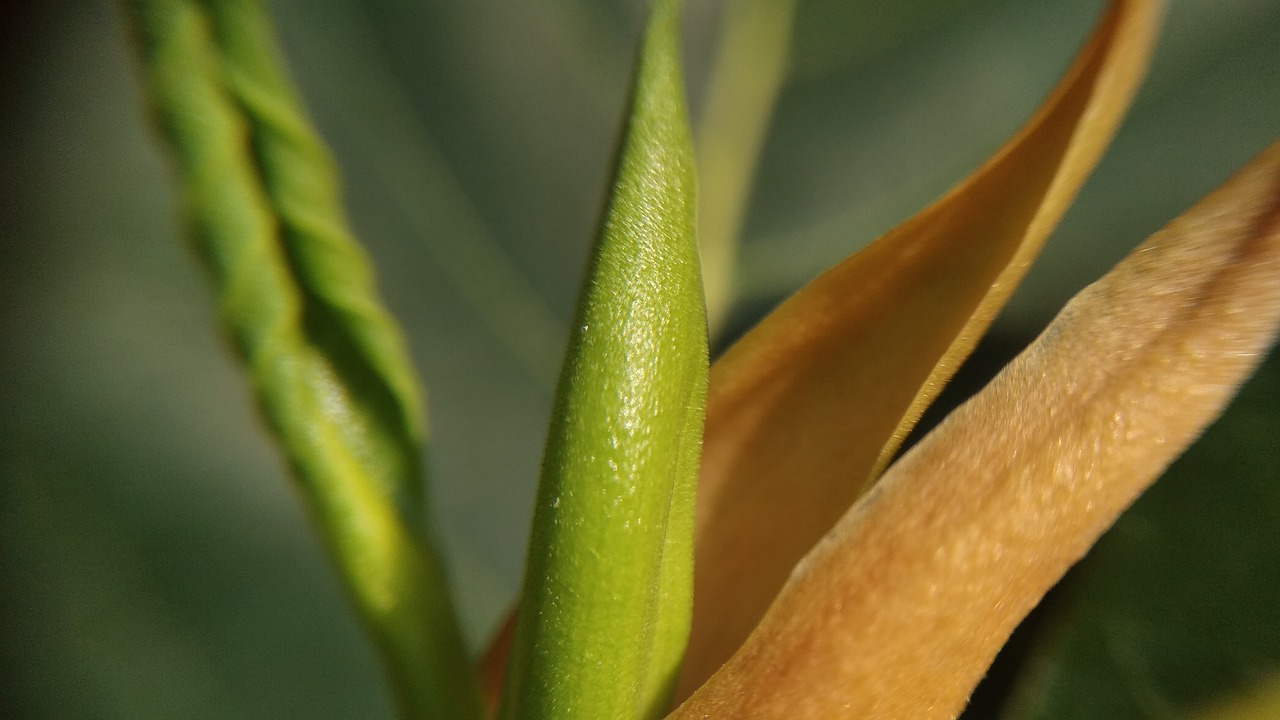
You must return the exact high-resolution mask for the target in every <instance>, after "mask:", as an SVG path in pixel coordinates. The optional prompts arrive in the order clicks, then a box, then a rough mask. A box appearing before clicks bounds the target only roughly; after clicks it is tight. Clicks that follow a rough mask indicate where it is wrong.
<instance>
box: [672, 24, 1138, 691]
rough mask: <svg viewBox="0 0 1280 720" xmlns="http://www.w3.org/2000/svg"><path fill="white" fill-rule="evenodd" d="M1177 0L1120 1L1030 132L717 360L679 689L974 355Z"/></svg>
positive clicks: (749, 618)
mask: <svg viewBox="0 0 1280 720" xmlns="http://www.w3.org/2000/svg"><path fill="white" fill-rule="evenodd" d="M1160 9H1161V3H1160V2H1157V1H1156V0H1117V1H1116V2H1113V3H1112V4H1111V6H1110V7H1109V9H1108V10H1107V12H1106V14H1105V15H1104V16H1103V17H1102V19H1101V21H1100V22H1099V24H1098V26H1097V28H1096V30H1095V31H1094V34H1093V36H1092V38H1091V39H1090V41H1089V42H1088V44H1087V45H1086V46H1085V47H1084V49H1083V50H1082V51H1081V53H1080V55H1079V56H1078V58H1077V59H1076V61H1075V63H1074V65H1073V66H1072V67H1071V69H1070V70H1069V71H1068V72H1067V75H1066V76H1065V78H1064V79H1063V80H1062V81H1061V83H1060V84H1059V86H1058V87H1057V88H1056V89H1055V91H1054V92H1053V93H1052V95H1051V96H1050V97H1049V99H1048V100H1047V101H1046V103H1045V104H1044V106H1043V107H1042V108H1041V110H1040V111H1039V112H1038V113H1037V114H1036V116H1035V117H1034V118H1032V120H1031V121H1030V122H1029V123H1028V125H1027V126H1026V127H1025V128H1024V129H1023V130H1022V131H1021V132H1020V133H1019V134H1018V135H1017V136H1016V137H1015V138H1014V139H1013V140H1011V141H1010V142H1009V143H1008V145H1006V146H1005V147H1004V148H1003V149H1002V150H1000V152H998V153H997V154H996V155H995V156H994V157H993V158H992V159H991V160H989V161H988V162H987V163H986V164H985V165H983V167H982V168H980V169H979V170H978V171H977V172H976V173H975V174H974V175H973V176H971V177H970V178H969V179H968V180H966V181H965V182H964V183H962V184H961V185H960V186H958V187H957V188H955V189H954V190H952V191H951V192H950V193H948V194H947V195H946V196H944V197H943V198H942V199H941V200H939V201H938V202H937V203H935V204H934V205H932V206H931V207H929V208H927V209H926V210H924V211H923V212H921V213H920V214H919V215H917V216H915V217H914V218H912V219H911V220H909V221H907V222H906V223H905V224H904V225H902V226H900V227H899V228H897V229H896V230H894V231H892V232H890V233H889V234H888V235H886V236H884V237H883V238H881V239H880V240H878V241H876V242H875V243H873V244H872V245H870V246H869V247H867V248H866V249H865V250H863V251H862V252H860V253H858V254H857V255H854V256H853V257H851V258H850V259H848V260H846V261H845V262H843V263H842V264H840V265H838V266H836V267H835V268H834V269H832V270H830V271H828V272H827V273H826V274H824V275H822V276H821V277H819V278H818V279H816V280H815V281H813V282H812V283H810V284H809V285H808V286H806V287H805V288H804V289H802V290H801V291H800V292H799V293H798V294H796V295H795V296H794V297H792V298H791V299H790V300H788V301H787V302H786V303H784V304H783V305H782V306H781V307H779V308H778V309H777V310H776V311H775V312H774V313H772V314H771V315H770V316H769V317H768V318H766V319H765V320H764V321H763V322H762V323H761V324H760V325H759V326H757V327H756V328H755V329H754V330H753V331H752V332H751V333H749V334H748V335H747V336H746V337H744V338H743V339H742V340H741V341H740V342H739V343H737V344H736V345H735V346H734V347H733V348H731V349H730V350H729V351H728V352H727V353H726V354H725V356H724V357H723V358H722V359H721V360H720V361H719V362H717V363H716V364H715V366H714V367H713V368H712V374H711V380H710V382H711V390H710V396H709V400H708V409H707V427H706V435H705V451H704V459H703V469H702V474H701V478H700V481H699V482H700V484H699V489H698V492H699V495H698V521H699V531H698V545H697V561H696V568H697V571H696V573H695V590H694V598H695V600H694V622H693V631H692V632H693V634H692V637H691V639H690V645H689V650H688V654H687V655H686V658H685V669H684V672H683V675H682V678H681V683H680V691H679V693H678V697H686V696H687V695H688V693H690V692H692V691H693V689H694V688H696V687H697V686H698V685H700V684H701V683H702V681H703V680H705V679H706V677H707V676H709V675H710V674H711V673H712V672H713V671H714V670H715V669H716V668H717V667H719V665H720V664H721V663H722V662H723V661H724V660H725V659H726V658H727V657H728V656H729V654H730V653H732V652H733V650H734V649H736V648H737V647H738V645H739V644H740V643H741V642H742V640H743V639H744V638H745V637H746V636H747V633H748V632H750V630H751V628H752V627H753V626H754V625H755V623H756V621H757V620H759V618H760V616H761V615H763V613H764V611H765V609H766V608H767V607H768V605H769V602H770V601H771V600H772V599H773V597H774V595H775V594H776V592H777V590H778V588H779V587H781V585H782V583H783V581H784V580H785V579H786V577H787V574H788V573H789V572H790V571H791V568H792V566H793V565H794V564H795V562H796V561H797V560H799V559H800V557H802V556H803V555H804V553H805V552H807V551H808V550H809V548H810V547H812V545H813V543H814V542H816V541H817V539H818V538H820V537H821V536H822V535H823V534H824V533H826V532H827V530H829V529H830V528H831V526H832V524H833V523H834V522H835V521H836V519H837V518H839V517H840V515H841V514H842V513H843V512H844V511H845V510H846V509H847V508H848V507H849V506H850V505H851V504H852V503H853V502H854V501H855V500H856V499H857V497H858V496H859V495H860V494H861V493H862V492H863V490H864V488H865V487H866V485H867V484H868V482H869V481H870V480H871V479H872V478H873V477H874V475H875V474H877V473H878V470H879V468H880V467H883V465H884V464H885V463H886V462H887V460H888V459H889V458H890V457H891V456H892V454H893V452H894V451H895V450H896V448H897V446H898V443H899V442H900V441H901V438H902V436H903V435H905V434H906V432H907V431H908V430H909V429H910V427H911V426H912V425H913V424H914V423H915V421H916V420H917V419H918V417H919V415H920V413H921V412H923V409H924V407H925V405H927V404H928V402H929V401H931V400H932V399H933V397H934V396H935V395H936V393H937V391H938V389H939V387H940V386H941V385H942V384H943V383H945V382H946V380H947V379H949V378H950V376H951V374H952V373H953V372H954V370H955V367H956V366H957V365H958V364H959V362H960V361H961V360H962V359H963V358H964V357H965V356H966V355H968V353H969V352H970V351H971V350H972V349H973V346H974V344H975V343H976V341H977V338H978V337H979V336H980V335H981V334H982V332H983V331H984V330H985V329H986V328H987V326H988V325H989V324H990V322H991V320H992V318H993V317H994V315H995V314H996V312H997V311H998V310H999V308H1000V307H1001V306H1002V305H1003V304H1004V302H1005V301H1006V300H1007V299H1008V297H1009V294H1010V293H1011V292H1012V291H1013V288H1014V287H1015V286H1016V285H1017V283H1018V282H1019V281H1020V280H1021V278H1022V276H1023V275H1024V274H1025V272H1026V269H1027V267H1028V266H1029V264H1030V262H1031V260H1032V259H1033V257H1034V256H1035V255H1036V253H1037V252H1038V251H1039V249H1040V247H1041V245H1042V244H1043V242H1044V239H1045V237H1046V236H1047V235H1048V234H1049V232H1050V231H1051V230H1052V228H1053V226H1054V225H1055V224H1056V223H1057V222H1058V220H1059V219H1060V218H1061V216H1062V214H1063V213H1064V212H1065V211H1066V208H1067V206H1068V205H1069V203H1070V202H1071V200H1072V199H1073V198H1074V196H1075V194H1076V192H1077V190H1078V189H1079V187H1080V185H1081V184H1082V183H1083V182H1084V179H1085V177H1086V175H1087V174H1088V172H1089V171H1090V170H1091V169H1092V168H1093V166H1094V165H1095V163H1096V162H1097V161H1098V159H1099V158H1100V156H1101V154H1102V152H1103V149H1104V147H1105V145H1106V144H1107V143H1108V142H1109V141H1110V139H1111V137H1112V135H1113V134H1114V131H1115V129H1116V126H1117V125H1118V124H1119V122H1120V120H1121V118H1122V117H1123V115H1124V113H1125V111H1126V109H1127V107H1128V104H1129V101H1130V99H1131V98H1132V96H1133V93H1134V92H1135V90H1136V88H1137V86H1138V84H1139V81H1140V77H1141V75H1142V73H1143V71H1144V69H1145V67H1146V64H1147V60H1148V58H1149V56H1150V53H1151V49H1152V45H1153V43H1154V37H1155V34H1156V28H1157V25H1158V24H1159V16H1160Z"/></svg>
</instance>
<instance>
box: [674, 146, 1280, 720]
mask: <svg viewBox="0 0 1280 720" xmlns="http://www.w3.org/2000/svg"><path fill="white" fill-rule="evenodd" d="M1278 280H1280V144H1277V145H1275V146H1273V147H1271V148H1270V149H1268V150H1267V151H1265V152H1264V153H1263V154H1262V155H1261V156H1260V157H1259V158H1257V159H1256V160H1255V161H1254V162H1253V163H1251V164H1250V165H1249V166H1248V167H1246V168H1245V169H1244V170H1242V171H1241V172H1240V173H1238V174H1237V175H1236V176H1235V177H1234V178H1232V179H1231V180H1230V181H1228V182H1227V183H1226V184H1225V185H1224V186H1223V187H1222V188H1220V189H1219V190H1217V191H1216V192H1214V193H1213V194H1211V195H1210V196H1208V197H1207V198H1205V199H1204V200H1203V201H1201V202H1200V203H1199V204H1197V205H1196V206H1195V207H1194V208H1192V209H1191V210H1189V211H1188V212H1187V213H1186V214H1184V215H1183V216H1182V217H1180V218H1178V219H1177V220H1175V221H1173V222H1172V223H1170V224H1169V225H1168V226H1167V227H1166V228H1165V229H1164V230H1162V231H1161V232H1159V233H1157V234H1156V235H1154V236H1152V237H1151V238H1150V239H1149V240H1147V241H1146V242H1145V243H1143V244H1142V245H1141V246H1139V247H1138V248H1137V250H1135V251H1134V252H1133V253H1132V254H1131V255H1130V256H1129V257H1128V258H1127V259H1126V260H1124V261H1123V262H1122V263H1120V265H1118V266H1117V267H1116V268H1115V269H1114V270H1112V271H1111V272H1110V273H1108V274H1107V275H1106V276H1105V277H1103V278H1102V279H1101V280H1100V281H1098V282H1097V283H1095V284H1094V285H1092V286H1090V287H1089V288H1086V289H1085V290H1084V291H1083V292H1081V293H1080V294H1079V295H1078V296H1077V297H1076V298H1075V299H1074V300H1072V301H1071V303H1069V304H1068V305H1067V307H1066V308H1065V309H1064V310H1063V311H1062V313H1061V314H1060V315H1059V317H1058V318H1057V319H1056V320H1055V321H1054V322H1053V323H1052V324H1051V325H1050V326H1049V328H1048V329H1047V330H1046V331H1045V332H1044V334H1042V335H1041V336H1040V338H1039V339H1038V340H1037V341H1036V342H1035V343H1034V344H1033V345H1032V346H1031V347H1029V348H1028V349H1027V350H1026V351H1025V352H1024V353H1023V354H1022V355H1020V356H1019V357H1018V358H1017V359H1016V360H1015V361H1014V362H1013V363H1012V364H1010V365H1009V366H1008V367H1007V368H1006V369H1005V370H1004V371H1003V372H1001V373H1000V375H998V376H997V377H996V379H995V380H993V381H992V382H991V384H990V385H988V386H987V388H986V389H984V390H983V391H982V392H981V393H979V394H978V395H977V396H975V397H974V398H973V399H972V400H970V401H969V402H968V403H966V404H965V405H963V406H962V407H961V408H960V409H958V410H957V411H956V412H955V413H953V414H952V415H951V416H950V417H948V418H947V420H946V421H944V422H943V424H942V425H940V426H939V427H938V428H937V429H935V430H934V431H933V432H932V433H930V434H929V435H928V436H926V437H925V439H924V440H923V441H922V442H921V443H920V444H919V445H918V446H916V447H915V448H913V449H912V450H911V451H910V452H909V453H907V454H906V455H905V456H904V457H903V458H902V459H901V460H899V461H898V462H897V463H895V464H894V465H893V467H892V468H890V470H889V472H888V473H887V474H886V475H885V477H884V478H883V479H882V480H881V481H880V482H879V483H878V484H877V486H876V487H875V488H874V489H873V490H872V491H871V492H870V493H869V494H867V495H866V496H865V497H863V499H862V500H861V501H860V502H859V503H857V504H856V505H855V506H854V507H853V508H852V509H850V510H849V512H848V513H846V514H845V516H844V517H843V518H842V519H841V520H840V522H839V524H838V525H837V526H836V527H835V528H834V529H833V530H832V532H831V533H830V534H829V535H828V536H827V537H826V538H825V539H824V540H823V541H822V542H821V543H820V544H819V545H817V546H816V547H815V548H814V549H813V551H812V552H810V553H809V554H808V555H807V556H806V557H805V559H804V560H803V561H802V562H801V563H800V564H799V565H798V566H797V568H796V571H795V573H794V574H793V576H792V577H791V579H790V580H789V581H788V583H787V585H786V586H785V587H784V589H783V591H782V592H781V593H780V595H779V597H778V599H777V600H776V601H775V602H774V604H773V606H772V607H771V608H770V609H769V611H768V613H767V614H766V616H765V617H764V619H763V620H762V621H761V623H760V624H759V626H758V627H757V628H756V630H755V631H754V632H753V633H752V635H751V637H750V638H749V639H748V641H747V642H746V643H745V644H744V645H743V647H742V648H741V649H740V650H739V651H738V652H737V654H735V655H734V656H733V658H732V659H731V660H730V661H729V662H728V663H727V664H726V665H725V666H724V667H723V668H721V669H720V670H719V671H718V672H717V673H716V674H715V676H713V677H712V678H711V680H710V681H708V683H707V684H706V685H705V686H703V687H702V688H701V689H700V690H698V692H697V693H695V694H694V695H693V696H692V697H691V698H690V699H689V700H688V701H687V702H686V703H685V704H684V705H682V706H681V707H680V708H679V709H678V710H677V711H676V712H675V713H673V714H672V716H671V717H672V718H673V719H685V718H689V719H692V718H703V717H735V718H756V719H764V718H802V719H803V718H815V719H816V718H831V717H858V718H886V719H888V718H902V717H911V718H920V719H922V720H928V719H929V718H938V719H941V718H952V717H955V716H956V714H958V713H959V712H960V710H961V709H962V708H963V707H964V705H965V702H966V701H967V699H968V697H969V694H970V692H971V691H972V689H973V687H974V685H975V684H976V683H977V682H978V680H979V679H980V678H981V676H982V674H983V673H984V672H985V670H986V668H987V666H988V665H989V664H990V662H991V660H992V659H993V658H994V657H995V654H996V652H997V651H998V650H999V649H1000V647H1001V646H1002V645H1003V644H1004V642H1005V641H1006V640H1007V638H1008V636H1009V634H1010V633H1011V632H1012V631H1013V629H1014V627H1015V626H1016V625H1017V623H1018V622H1019V621H1020V620H1021V619H1022V618H1023V616H1024V615H1025V614H1026V613H1027V612H1028V611H1029V610H1030V609H1031V608H1032V607H1034V606H1035V604H1036V603H1037V602H1039V600H1040V598H1041V597H1042V596H1043V594H1044V593H1045V592H1046V591H1047V590H1048V589H1049V588H1050V587H1051V586H1052V585H1053V584H1054V583H1055V582H1057V580H1058V579H1059V578H1060V577H1061V576H1062V574H1063V573H1064V572H1065V571H1066V570H1067V568H1068V567H1070V566H1071V565H1072V564H1073V563H1074V562H1076V561H1077V560H1078V559H1079V558H1080V557H1081V556H1082V555H1083V554H1084V553H1085V552H1086V551H1087V550H1088V548H1089V547H1090V546H1091V545H1092V544H1093V542H1094V541H1095V540H1096V539H1097V538H1098V536H1099V535H1101V533H1102V532H1104V531H1105V530H1106V529H1107V528H1108V527H1109V526H1110V525H1111V523H1112V522H1113V521H1114V520H1115V518H1116V517H1117V516H1118V515H1119V513H1120V512H1122V511H1123V510H1124V509H1125V508H1126V507H1127V506H1128V505H1129V504H1130V503H1131V502H1132V501H1133V500H1134V498H1135V497H1137V495H1138V494H1139V493H1141V492H1142V491H1143V490H1144V489H1145V488H1146V487H1147V486H1148V485H1149V484H1150V483H1151V482H1153V481H1154V480H1155V479H1156V478H1157V477H1158V476H1159V475H1160V473H1161V472H1162V471H1163V470H1164V468H1165V467H1166V466H1167V465H1168V464H1169V463H1170V462H1171V461H1172V460H1173V459H1174V458H1175V457H1176V456H1177V455H1178V454H1179V453H1180V452H1181V451H1182V450H1183V449H1184V448H1185V447H1186V446H1187V445H1189V444H1190V443H1191V442H1192V441H1193V440H1194V439H1195V438H1196V436H1197V435H1198V434H1199V433H1200V432H1201V431H1202V430H1203V428H1204V427H1205V426H1206V425H1207V424H1208V423H1209V422H1211V421H1212V420H1213V419H1214V418H1215V417H1216V416H1217V415H1218V413H1219V412H1221V410H1222V408H1223V407H1224V405H1225V404H1226V403H1227V401H1228V400H1229V399H1230V397H1231V396H1232V394H1233V392H1234V390H1235V388H1236V387H1237V386H1238V385H1239V383H1240V382H1241V381H1242V380H1243V379H1244V378H1245V377H1246V376H1247V375H1248V374H1249V373H1250V372H1251V371H1252V370H1253V368H1254V367H1255V366H1256V365H1257V363H1258V362H1259V361H1260V359H1261V357H1262V356H1263V355H1264V354H1265V353H1266V352H1267V350H1268V349H1269V348H1270V347H1271V346H1272V345H1273V344H1274V342H1275V339H1276V333H1277V328H1278V327H1280V281H1278Z"/></svg>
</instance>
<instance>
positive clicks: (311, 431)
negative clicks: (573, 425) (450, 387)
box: [127, 0, 479, 718]
mask: <svg viewBox="0 0 1280 720" xmlns="http://www.w3.org/2000/svg"><path fill="white" fill-rule="evenodd" d="M127 8H128V10H129V17H130V20H131V21H132V24H133V28H134V31H135V34H136V36H137V40H138V47H139V50H140V54H141V58H142V65H143V70H144V73H145V76H146V84H147V90H148V92H149V96H150V98H149V99H150V102H151V105H152V107H153V109H154V112H155V114H156V116H157V119H158V121H159V125H160V127H161V129H162V131H163V132H164V134H165V136H166V139H167V140H168V142H169V145H170V146H171V149H172V151H173V154H174V156H175V157H176V160H177V164H178V167H179V170H180V174H181V177H182V182H183V195H184V203H185V209H186V214H187V217H188V220H189V223H190V225H191V229H192V232H193V234H194V236H195V238H196V240H197V245H198V247H199V249H200V251H201V253H202V255H203V257H204V259H205V260H206V261H207V265H208V266H209V269H210V271H211V273H212V275H213V278H214V281H215V284H216V286H217V291H218V302H219V306H220V309H221V313H222V317H223V321H224V323H225V324H226V326H227V328H228V330H229V334H230V336H231V339H232V341H233V343H234V345H235V348H236V350H237V352H238V353H239V355H240V357H241V359H242V361H243V362H244V364H245V365H246V367H247V370H248V372H249V374H250V376H251V378H252V381H253V385H254V389H255V392H256V395H257V400H258V403H259V405H260V407H261V409H262V411H263V414H264V415H265V417H266V419H267V422H268V424H269V425H270V427H271V429H272V431H273V432H274V433H275V435H276V437H277V439H278V441H279V442H280V444H281V446H282V448H283V450H284V453H285V456H286V458H287V459H288V462H289V464H290V466H291V468H292V469H293V472H294V475H295V476H296V477H297V479H298V481H299V484H300V486H301V488H302V491H303V495H304V497H305V499H306V501H307V502H308V504H309V506H310V508H311V511H312V514H313V516H314V517H315V519H316V522H317V524H318V526H319V528H320V531H321V535H322V537H323V539H324V541H325V543H326V545H327V547H328V550H329V552H330V555H331V556H332V557H333V559H334V561H335V562H336V564H337V565H338V568H339V570H340V572H341V574H342V576H343V579H344V580H345V582H346V586H347V589H348V591H349V593H350V595H351V596H352V598H353V600H354V601H355V604H356V606H357V607H358V609H359V611H360V613H361V615H362V616H363V619H364V621H365V624H366V626H367V627H368V628H369V630H370V631H371V633H372V635H373V637H374V639H375V641H376V644H377V646H378V649H379V650H380V652H381V654H382V656H383V658H384V660H385V662H386V665H387V667H388V669H389V672H390V676H391V678H392V686H393V689H394V691H395V694H396V696H397V699H398V701H399V704H400V706H401V710H402V711H403V713H404V715H405V717H409V718H439V717H451V718H471V717H476V716H478V715H479V705H478V702H477V693H476V691H475V689H474V688H475V682H474V679H473V678H472V676H471V674H470V673H469V672H468V668H467V661H466V652H465V649H464V647H463V644H462V640H461V637H460V634H459V631H458V628H457V623H456V620H455V618H454V615H453V608H452V605H451V603H450V600H449V595H448V592H447V587H446V584H445V579H444V571H443V568H442V566H441V563H440V561H439V559H438V557H437V556H436V553H435V551H434V549H433V548H432V546H431V544H430V542H429V540H428V535H429V529H428V528H427V527H426V511H427V507H426V497H425V490H424V483H423V477H422V472H421V462H422V457H421V455H422V445H423V440H424V438H423V435H424V432H423V428H422V426H421V420H420V417H421V414H422V411H421V401H420V399H419V391H418V389H417V386H416V383H415V382H414V380H413V375H412V370H411V364H410V362H409V359H408V357H407V354H406V352H405V348H404V346H403V341H402V340H401V337H400V335H399V332H398V330H397V329H396V327H395V325H394V322H393V321H392V320H391V318H390V316H389V315H388V314H387V313H386V311H385V310H383V309H382V307H381V305H380V303H379V301H378V299H377V297H376V294H375V291H374V287H373V280H372V274H371V272H370V270H369V266H368V262H367V260H366V259H365V257H364V254H363V252H362V251H361V250H360V248H359V247H358V246H357V245H356V243H355V241H354V239H353V238H352V237H351V235H350V233H349V231H348V230H347V228H346V223H345V221H344V219H343V217H342V214H341V210H340V202H339V191H338V187H337V182H336V179H335V176H334V172H333V168H332V161H331V160H330V159H329V157H328V155H327V152H326V151H325V149H324V147H323V145H322V143H321V142H320V140H319V138H318V137H316V135H315V134H314V133H313V132H312V131H311V129H310V128H309V126H308V124H307V121H306V119H305V117H304V115H303V113H302V112H301V110H300V108H299V104H298V102H297V100H296V98H295V96H294V93H293V91H292V90H291V88H290V87H289V85H288V83H287V81H286V79H285V74H284V71H283V70H282V68H281V67H280V65H279V62H278V60H277V59H276V55H275V50H274V40H273V37H272V32H271V29H270V25H269V23H268V21H267V18H266V15H265V13H264V12H263V11H262V8H261V7H260V6H259V5H258V4H257V2H255V1H254V0H226V1H219V2H208V3H202V2H195V1H192V0H131V1H130V2H129V3H127Z"/></svg>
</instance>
